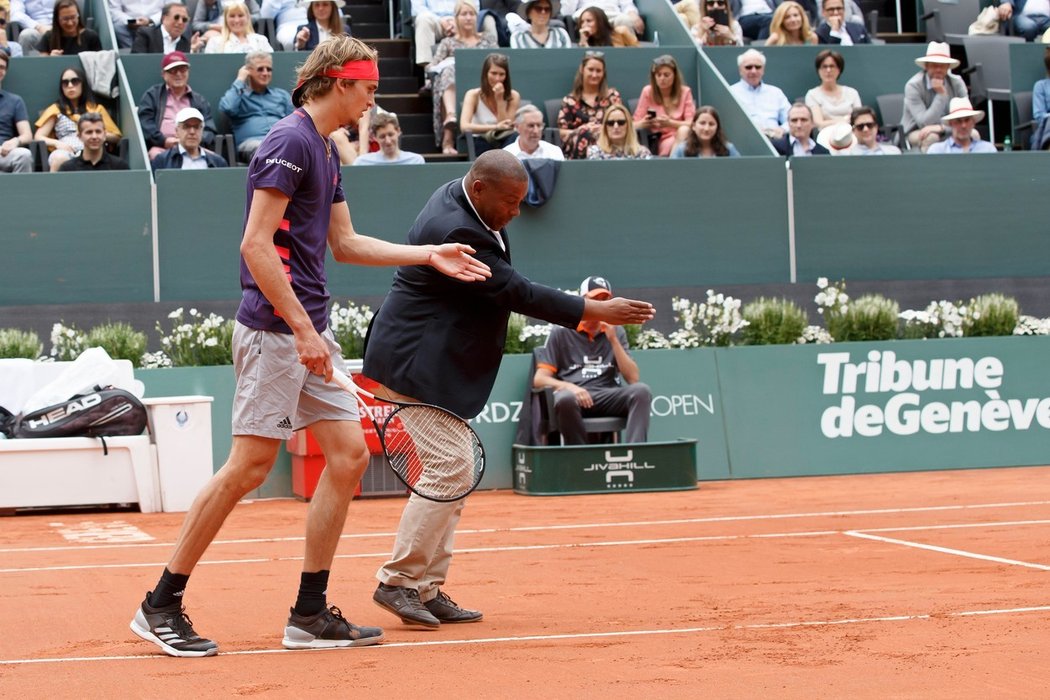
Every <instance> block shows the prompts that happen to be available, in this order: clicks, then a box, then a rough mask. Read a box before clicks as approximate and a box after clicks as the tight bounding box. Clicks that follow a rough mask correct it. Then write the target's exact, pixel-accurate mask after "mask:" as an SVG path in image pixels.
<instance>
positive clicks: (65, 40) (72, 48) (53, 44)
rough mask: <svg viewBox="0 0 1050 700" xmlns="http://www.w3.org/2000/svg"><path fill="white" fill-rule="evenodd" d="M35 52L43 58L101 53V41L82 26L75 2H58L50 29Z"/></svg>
mask: <svg viewBox="0 0 1050 700" xmlns="http://www.w3.org/2000/svg"><path fill="white" fill-rule="evenodd" d="M19 38H21V37H19ZM36 50H37V52H38V53H41V54H43V55H45V56H63V55H64V56H72V55H74V54H78V53H80V52H81V51H101V50H102V41H101V39H99V38H98V34H96V33H95V30H93V29H88V28H86V27H85V26H84V18H83V17H81V16H80V6H79V5H78V4H77V0H58V2H56V3H55V10H54V15H53V17H52V20H51V29H48V30H47V32H45V33H44V36H42V37H40V41H39V42H38V43H37V45H36Z"/></svg>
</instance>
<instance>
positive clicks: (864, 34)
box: [816, 21, 871, 44]
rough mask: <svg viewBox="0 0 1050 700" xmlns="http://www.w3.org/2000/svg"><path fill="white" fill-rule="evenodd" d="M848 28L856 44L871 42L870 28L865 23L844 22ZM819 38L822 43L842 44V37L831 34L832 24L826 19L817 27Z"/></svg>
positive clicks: (847, 31)
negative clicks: (866, 27)
mask: <svg viewBox="0 0 1050 700" xmlns="http://www.w3.org/2000/svg"><path fill="white" fill-rule="evenodd" d="M842 26H844V27H845V28H846V33H847V34H849V38H850V39H851V40H852V41H853V43H854V44H870V43H871V35H869V34H868V30H867V29H865V28H864V25H863V24H859V23H857V22H846V23H845V24H843V25H842ZM816 32H817V40H818V41H819V42H820V43H821V44H841V43H842V39H839V38H838V37H837V36H831V26H830V25H829V24H828V23H827V22H824V21H821V23H820V24H819V25H817V28H816Z"/></svg>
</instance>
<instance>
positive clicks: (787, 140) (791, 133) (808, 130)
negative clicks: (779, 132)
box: [771, 102, 828, 158]
mask: <svg viewBox="0 0 1050 700" xmlns="http://www.w3.org/2000/svg"><path fill="white" fill-rule="evenodd" d="M771 142H772V144H773V148H775V149H776V151H777V153H779V154H780V155H782V156H794V157H796V158H798V157H805V156H826V155H827V154H828V149H826V148H824V147H823V146H821V145H820V144H819V143H817V142H816V141H814V140H813V113H812V112H810V111H809V107H807V106H806V103H805V102H796V103H795V104H793V105H791V109H790V110H789V111H788V133H786V134H784V135H783V136H782V137H780V138H779V139H772V141H771Z"/></svg>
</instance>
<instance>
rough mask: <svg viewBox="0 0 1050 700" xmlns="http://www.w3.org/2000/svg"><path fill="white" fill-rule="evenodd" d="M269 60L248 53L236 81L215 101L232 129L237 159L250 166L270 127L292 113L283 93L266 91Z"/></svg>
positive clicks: (270, 74)
mask: <svg viewBox="0 0 1050 700" xmlns="http://www.w3.org/2000/svg"><path fill="white" fill-rule="evenodd" d="M272 80H273V58H272V56H271V55H270V54H269V53H266V52H265V51H252V52H251V53H249V54H248V55H246V56H245V57H244V65H243V66H241V68H240V70H238V71H237V79H236V80H234V81H233V85H231V86H230V89H229V90H227V91H226V94H225V95H223V96H222V99H221V100H219V111H220V112H222V113H223V114H225V115H226V117H227V119H229V120H230V124H231V125H232V127H233V140H234V141H236V142H237V159H238V160H240V161H242V162H244V163H249V162H251V159H252V156H254V155H255V151H257V150H258V149H259V145H260V144H261V143H262V140H263V139H264V138H266V134H268V133H270V127H272V126H273V125H274V124H276V123H277V122H279V121H280V120H282V119H284V118H285V117H287V116H288V115H289V114H291V113H292V110H293V109H295V108H294V107H292V96H291V95H289V94H288V91H287V90H282V89H281V88H275V87H270V81H272Z"/></svg>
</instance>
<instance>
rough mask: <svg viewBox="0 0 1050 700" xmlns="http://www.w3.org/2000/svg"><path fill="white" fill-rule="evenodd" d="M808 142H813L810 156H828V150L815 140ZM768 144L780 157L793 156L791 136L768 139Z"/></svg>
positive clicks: (785, 135)
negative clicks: (771, 145)
mask: <svg viewBox="0 0 1050 700" xmlns="http://www.w3.org/2000/svg"><path fill="white" fill-rule="evenodd" d="M810 141H812V142H813V153H812V155H815V156H826V155H828V149H826V148H824V147H823V146H821V145H820V144H819V143H817V141H816V139H810ZM769 142H770V143H772V144H773V148H775V149H777V153H779V154H780V155H782V156H791V155H794V153H792V147H791V134H784V135H783V136H781V137H780V138H779V139H770V140H769Z"/></svg>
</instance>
